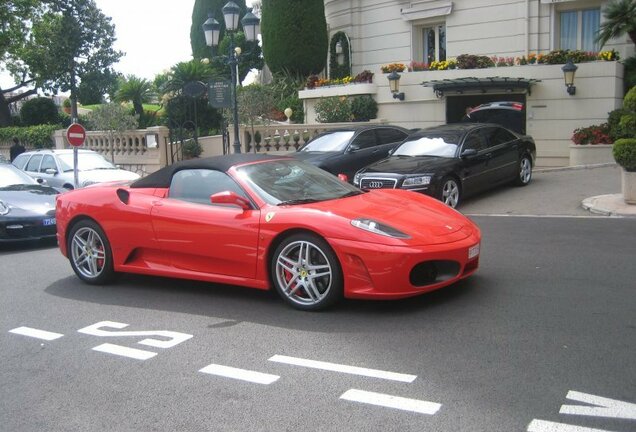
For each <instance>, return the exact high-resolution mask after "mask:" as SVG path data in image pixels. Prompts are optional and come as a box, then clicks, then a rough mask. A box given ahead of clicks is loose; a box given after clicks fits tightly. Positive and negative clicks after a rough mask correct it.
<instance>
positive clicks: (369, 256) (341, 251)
mask: <svg viewBox="0 0 636 432" xmlns="http://www.w3.org/2000/svg"><path fill="white" fill-rule="evenodd" d="M329 242H330V243H331V244H332V245H333V246H334V250H336V253H337V254H338V258H339V260H340V263H341V265H342V270H343V274H344V296H345V297H346V298H356V299H387V300H389V299H399V298H406V297H412V296H416V295H419V294H423V293H426V292H430V291H434V290H436V289H439V288H443V287H445V286H448V285H451V284H453V283H455V282H457V281H458V280H461V279H464V278H466V277H468V276H470V275H471V274H473V273H474V272H475V271H476V270H477V268H478V266H479V254H477V255H476V256H474V257H469V250H470V249H471V248H473V250H474V248H475V246H476V245H479V244H480V242H481V235H480V233H479V231H478V230H476V231H475V232H473V233H472V234H471V235H469V236H468V237H466V238H464V239H462V240H459V241H455V242H452V243H443V244H438V245H431V246H409V247H405V246H384V245H377V244H374V245H369V244H368V243H363V242H358V241H352V240H340V239H329Z"/></svg>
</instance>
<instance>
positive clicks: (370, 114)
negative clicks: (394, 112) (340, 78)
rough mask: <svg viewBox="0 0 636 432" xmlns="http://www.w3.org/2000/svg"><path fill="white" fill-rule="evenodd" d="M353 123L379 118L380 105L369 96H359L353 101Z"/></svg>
mask: <svg viewBox="0 0 636 432" xmlns="http://www.w3.org/2000/svg"><path fill="white" fill-rule="evenodd" d="M351 114H352V115H353V121H369V120H371V119H374V118H376V117H377V116H378V103H377V102H376V101H375V99H373V98H372V97H371V96H369V95H364V96H358V97H356V98H353V100H352V101H351Z"/></svg>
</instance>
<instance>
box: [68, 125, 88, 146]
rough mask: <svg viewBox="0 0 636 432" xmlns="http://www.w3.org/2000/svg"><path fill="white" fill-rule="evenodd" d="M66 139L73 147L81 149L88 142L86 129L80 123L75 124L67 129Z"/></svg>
mask: <svg viewBox="0 0 636 432" xmlns="http://www.w3.org/2000/svg"><path fill="white" fill-rule="evenodd" d="M66 139H67V140H68V143H69V144H70V145H72V146H73V147H79V146H81V145H82V144H84V140H86V129H84V126H82V125H81V124H79V123H73V124H72V125H70V126H69V127H68V129H66Z"/></svg>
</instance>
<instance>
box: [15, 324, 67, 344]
mask: <svg viewBox="0 0 636 432" xmlns="http://www.w3.org/2000/svg"><path fill="white" fill-rule="evenodd" d="M9 333H14V334H19V335H22V336H29V337H32V338H37V339H43V340H47V341H52V340H55V339H59V338H61V337H62V336H64V335H63V334H60V333H53V332H49V331H45V330H38V329H34V328H31V327H18V328H14V329H13V330H9Z"/></svg>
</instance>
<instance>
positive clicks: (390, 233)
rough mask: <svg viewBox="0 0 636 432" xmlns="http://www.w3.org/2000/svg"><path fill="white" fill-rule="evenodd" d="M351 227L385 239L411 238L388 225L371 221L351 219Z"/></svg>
mask: <svg viewBox="0 0 636 432" xmlns="http://www.w3.org/2000/svg"><path fill="white" fill-rule="evenodd" d="M351 225H353V226H354V227H356V228H360V229H362V230H365V231H369V232H372V233H374V234H380V235H383V236H386V237H394V238H403V239H407V238H411V237H410V236H409V235H407V234H404V233H403V232H402V231H398V230H396V229H395V228H393V227H391V226H389V225H386V224H383V223H381V222H377V221H374V220H373V219H353V220H352V221H351Z"/></svg>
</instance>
